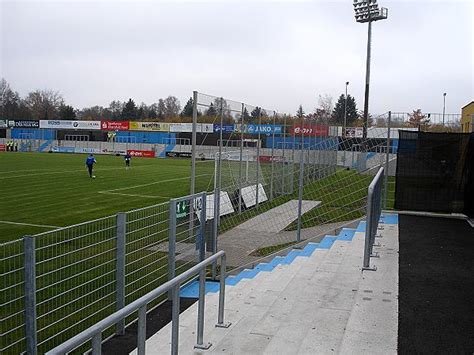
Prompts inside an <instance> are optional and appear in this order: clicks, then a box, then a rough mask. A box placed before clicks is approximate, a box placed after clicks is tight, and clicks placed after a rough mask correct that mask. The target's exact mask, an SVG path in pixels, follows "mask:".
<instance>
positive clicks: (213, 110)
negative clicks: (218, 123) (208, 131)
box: [206, 102, 217, 116]
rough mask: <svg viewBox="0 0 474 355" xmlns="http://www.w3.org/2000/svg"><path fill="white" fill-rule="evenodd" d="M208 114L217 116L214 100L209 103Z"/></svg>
mask: <svg viewBox="0 0 474 355" xmlns="http://www.w3.org/2000/svg"><path fill="white" fill-rule="evenodd" d="M206 116H217V111H216V109H215V108H214V105H213V103H212V102H211V104H210V105H209V108H208V109H207V111H206Z"/></svg>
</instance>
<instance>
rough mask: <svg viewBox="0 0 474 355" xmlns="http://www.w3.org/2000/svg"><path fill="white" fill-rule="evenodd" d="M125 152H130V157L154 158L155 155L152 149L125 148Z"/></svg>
mask: <svg viewBox="0 0 474 355" xmlns="http://www.w3.org/2000/svg"><path fill="white" fill-rule="evenodd" d="M127 153H128V154H130V155H131V156H132V157H138V158H154V157H155V152H154V151H153V150H136V149H131V150H127Z"/></svg>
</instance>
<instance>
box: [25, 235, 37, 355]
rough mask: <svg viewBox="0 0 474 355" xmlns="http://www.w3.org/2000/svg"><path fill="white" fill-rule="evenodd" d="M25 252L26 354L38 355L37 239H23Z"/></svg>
mask: <svg viewBox="0 0 474 355" xmlns="http://www.w3.org/2000/svg"><path fill="white" fill-rule="evenodd" d="M23 245H24V251H25V264H24V265H25V336H26V353H27V354H28V355H36V354H37V343H38V339H37V333H36V332H37V324H36V248H35V238H34V237H32V236H29V235H27V236H25V237H24V238H23Z"/></svg>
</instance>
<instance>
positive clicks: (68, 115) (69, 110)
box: [59, 105, 76, 120]
mask: <svg viewBox="0 0 474 355" xmlns="http://www.w3.org/2000/svg"><path fill="white" fill-rule="evenodd" d="M59 119H61V120H75V119H76V112H75V111H74V108H73V107H72V106H69V105H61V107H60V108H59Z"/></svg>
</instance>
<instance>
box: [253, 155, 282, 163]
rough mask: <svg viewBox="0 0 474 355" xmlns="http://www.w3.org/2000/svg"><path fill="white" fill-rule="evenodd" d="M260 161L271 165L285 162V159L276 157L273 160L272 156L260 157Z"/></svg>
mask: <svg viewBox="0 0 474 355" xmlns="http://www.w3.org/2000/svg"><path fill="white" fill-rule="evenodd" d="M258 160H259V161H260V163H271V162H272V161H275V162H282V161H284V157H279V156H276V157H273V158H272V156H271V155H260V156H259V157H258Z"/></svg>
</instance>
